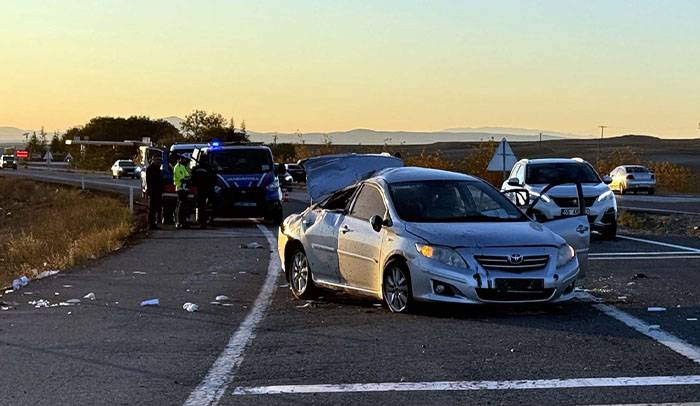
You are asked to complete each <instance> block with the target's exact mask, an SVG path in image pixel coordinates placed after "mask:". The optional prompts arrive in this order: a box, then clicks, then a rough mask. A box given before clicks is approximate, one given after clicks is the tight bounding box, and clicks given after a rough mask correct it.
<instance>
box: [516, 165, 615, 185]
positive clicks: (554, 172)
mask: <svg viewBox="0 0 700 406" xmlns="http://www.w3.org/2000/svg"><path fill="white" fill-rule="evenodd" d="M572 181H576V182H580V183H600V182H601V180H600V178H599V177H598V174H597V173H595V171H594V170H593V168H591V167H590V166H589V165H587V164H585V163H578V162H571V163H568V162H566V163H550V164H528V165H527V175H526V179H525V183H528V184H530V185H533V184H550V183H556V182H572Z"/></svg>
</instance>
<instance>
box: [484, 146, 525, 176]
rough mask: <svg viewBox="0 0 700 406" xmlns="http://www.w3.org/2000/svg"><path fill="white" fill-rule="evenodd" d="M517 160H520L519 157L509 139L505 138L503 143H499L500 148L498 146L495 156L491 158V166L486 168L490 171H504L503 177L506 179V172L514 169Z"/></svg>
mask: <svg viewBox="0 0 700 406" xmlns="http://www.w3.org/2000/svg"><path fill="white" fill-rule="evenodd" d="M516 162H518V158H516V157H515V154H513V150H512V149H510V145H508V141H506V139H505V138H503V139H502V140H501V143H500V144H498V148H496V152H494V154H493V158H491V162H489V166H488V167H487V168H486V170H487V171H490V172H500V171H502V172H503V179H504V180H505V178H506V172H509V171H510V170H511V169H513V165H515V163H516Z"/></svg>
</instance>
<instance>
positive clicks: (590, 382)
mask: <svg viewBox="0 0 700 406" xmlns="http://www.w3.org/2000/svg"><path fill="white" fill-rule="evenodd" d="M671 385H700V375H682V376H642V377H615V378H574V379H538V380H518V381H438V382H384V383H351V384H325V385H324V384H321V385H275V386H255V387H238V388H235V389H234V390H233V394H234V395H279V394H301V393H307V394H308V393H347V392H411V391H480V390H524V389H564V388H603V387H621V386H625V387H629V386H671Z"/></svg>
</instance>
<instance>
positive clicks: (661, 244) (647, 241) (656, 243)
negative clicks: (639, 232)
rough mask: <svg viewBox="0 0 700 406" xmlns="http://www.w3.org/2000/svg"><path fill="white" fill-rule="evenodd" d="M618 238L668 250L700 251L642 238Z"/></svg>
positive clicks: (699, 250)
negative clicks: (667, 248)
mask: <svg viewBox="0 0 700 406" xmlns="http://www.w3.org/2000/svg"><path fill="white" fill-rule="evenodd" d="M617 237H618V238H622V239H623V240H630V241H636V242H643V243H646V244H654V245H659V246H661V247H669V248H675V249H679V250H685V251H690V252H700V249H698V248H693V247H686V246H683V245H677V244H669V243H667V242H661V241H652V240H647V239H644V238H638V237H629V236H626V235H619V234H618V236H617Z"/></svg>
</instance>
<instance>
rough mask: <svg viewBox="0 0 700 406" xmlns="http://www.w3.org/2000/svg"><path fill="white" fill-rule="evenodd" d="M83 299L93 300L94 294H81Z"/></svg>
mask: <svg viewBox="0 0 700 406" xmlns="http://www.w3.org/2000/svg"><path fill="white" fill-rule="evenodd" d="M83 299H90V300H95V294H94V293H92V292H90V293H88V294H87V295H85V296H83Z"/></svg>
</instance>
